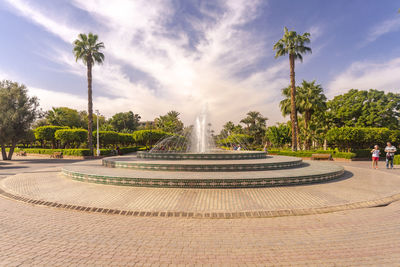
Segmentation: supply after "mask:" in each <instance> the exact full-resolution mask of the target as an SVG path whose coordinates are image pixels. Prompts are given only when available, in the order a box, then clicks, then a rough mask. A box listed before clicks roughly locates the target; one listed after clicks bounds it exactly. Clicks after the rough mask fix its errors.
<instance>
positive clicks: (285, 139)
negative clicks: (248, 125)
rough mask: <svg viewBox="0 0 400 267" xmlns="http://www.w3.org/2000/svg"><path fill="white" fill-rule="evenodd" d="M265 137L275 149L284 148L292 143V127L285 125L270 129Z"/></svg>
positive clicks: (281, 124)
mask: <svg viewBox="0 0 400 267" xmlns="http://www.w3.org/2000/svg"><path fill="white" fill-rule="evenodd" d="M265 135H266V137H267V139H268V141H269V142H270V143H271V144H272V145H273V146H274V147H283V146H285V145H286V144H289V143H290V141H291V139H290V127H289V126H287V125H286V124H283V123H280V124H278V125H277V126H270V127H268V128H267V131H266V133H265Z"/></svg>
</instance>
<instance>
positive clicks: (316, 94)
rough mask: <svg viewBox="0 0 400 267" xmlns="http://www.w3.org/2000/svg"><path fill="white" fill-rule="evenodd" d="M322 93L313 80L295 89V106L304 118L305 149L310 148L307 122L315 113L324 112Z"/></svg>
mask: <svg viewBox="0 0 400 267" xmlns="http://www.w3.org/2000/svg"><path fill="white" fill-rule="evenodd" d="M323 91H324V89H322V86H321V85H320V84H315V80H314V81H312V82H307V81H305V80H303V82H302V83H301V86H300V87H298V89H297V93H298V94H297V101H296V104H297V103H298V105H297V106H298V111H299V112H300V113H301V114H302V116H303V118H304V131H305V134H304V136H305V140H304V145H305V148H306V149H309V148H310V140H309V139H310V138H309V137H310V136H309V122H310V121H311V116H312V115H313V114H314V113H316V112H324V111H325V110H326V96H325V95H324V93H323Z"/></svg>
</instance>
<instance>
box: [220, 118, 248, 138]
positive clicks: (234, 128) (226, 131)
mask: <svg viewBox="0 0 400 267" xmlns="http://www.w3.org/2000/svg"><path fill="white" fill-rule="evenodd" d="M242 133H243V127H242V126H241V125H240V124H238V125H235V124H234V123H233V122H231V121H228V122H227V123H225V124H224V126H223V127H222V130H221V132H220V134H219V135H220V137H221V138H226V137H227V136H229V135H231V134H242Z"/></svg>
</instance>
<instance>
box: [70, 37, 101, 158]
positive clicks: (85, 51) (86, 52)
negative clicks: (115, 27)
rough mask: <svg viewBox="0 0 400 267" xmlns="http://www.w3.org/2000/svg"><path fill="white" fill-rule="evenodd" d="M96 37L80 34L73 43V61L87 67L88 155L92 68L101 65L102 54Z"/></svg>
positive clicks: (91, 122)
mask: <svg viewBox="0 0 400 267" xmlns="http://www.w3.org/2000/svg"><path fill="white" fill-rule="evenodd" d="M97 41H98V36H97V35H96V34H93V33H89V34H88V35H86V34H84V33H81V34H79V35H78V39H76V40H75V41H74V50H73V52H74V55H75V60H76V61H78V59H80V60H82V61H83V63H85V64H86V67H87V82H88V146H89V149H90V153H91V154H92V155H93V140H92V130H93V129H92V127H93V103H92V67H93V64H95V63H99V64H101V63H103V61H104V54H103V53H102V52H101V50H102V49H103V48H104V44H103V42H97Z"/></svg>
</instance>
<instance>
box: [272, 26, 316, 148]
mask: <svg viewBox="0 0 400 267" xmlns="http://www.w3.org/2000/svg"><path fill="white" fill-rule="evenodd" d="M309 37H310V34H309V33H308V32H306V33H304V34H303V35H299V34H297V33H296V32H295V31H288V29H287V28H286V27H285V28H284V34H283V38H282V39H280V40H279V41H278V42H277V43H276V44H275V45H274V50H276V54H275V58H278V57H280V56H284V55H287V54H289V63H290V84H291V113H290V119H291V122H292V150H293V151H296V150H297V142H296V140H297V138H296V128H297V112H296V82H295V74H294V62H295V60H296V59H299V60H300V61H303V56H302V54H304V53H307V52H310V53H311V48H309V47H307V46H305V45H306V44H308V43H310V38H309Z"/></svg>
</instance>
